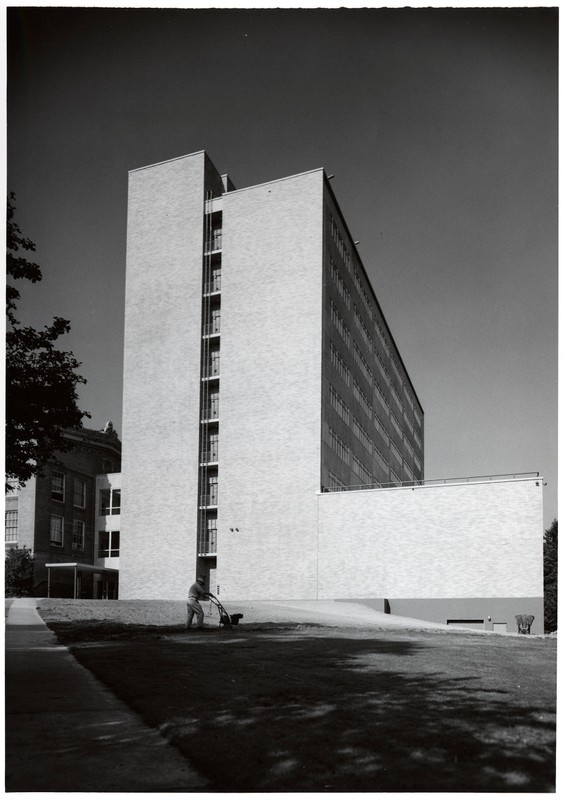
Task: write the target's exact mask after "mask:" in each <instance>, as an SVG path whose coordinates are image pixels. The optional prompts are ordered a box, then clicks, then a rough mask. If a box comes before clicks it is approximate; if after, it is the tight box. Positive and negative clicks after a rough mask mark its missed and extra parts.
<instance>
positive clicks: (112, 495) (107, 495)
mask: <svg viewBox="0 0 564 800" xmlns="http://www.w3.org/2000/svg"><path fill="white" fill-rule="evenodd" d="M120 507H121V489H102V490H101V491H100V516H101V517H108V516H111V515H112V514H119V513H120Z"/></svg>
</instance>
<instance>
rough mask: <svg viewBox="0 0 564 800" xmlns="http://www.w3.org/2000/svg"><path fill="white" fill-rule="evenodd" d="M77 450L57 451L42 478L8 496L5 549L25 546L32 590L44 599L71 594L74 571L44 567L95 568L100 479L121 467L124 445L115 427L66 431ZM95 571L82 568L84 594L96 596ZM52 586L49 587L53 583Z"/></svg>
mask: <svg viewBox="0 0 564 800" xmlns="http://www.w3.org/2000/svg"><path fill="white" fill-rule="evenodd" d="M65 438H66V439H68V440H70V441H72V442H73V445H74V446H73V447H72V448H71V449H70V450H68V451H66V452H64V453H55V454H54V456H53V458H52V459H51V460H50V461H49V462H48V463H47V465H46V467H45V470H44V474H43V475H42V476H40V477H35V478H32V479H31V480H29V481H28V483H27V484H26V485H25V486H24V487H23V488H22V489H17V490H14V491H12V492H10V493H9V494H8V495H7V497H6V549H8V548H10V547H15V546H18V547H22V548H23V547H26V548H27V549H29V550H31V552H32V554H33V557H34V592H35V594H36V595H37V596H39V597H41V596H45V595H47V593H48V590H49V588H50V589H51V594H52V595H53V596H57V595H61V594H63V595H65V594H66V595H69V594H72V592H73V590H74V587H73V586H72V585H71V581H72V578H73V576H72V575H71V573H70V572H68V573H67V572H65V571H62V570H54V571H53V574H52V581H50V576H49V574H48V569H47V567H46V564H66V563H76V564H80V565H86V566H93V565H94V564H95V557H96V552H97V548H98V542H97V534H98V532H97V529H96V526H95V519H96V476H97V475H99V474H101V473H108V472H110V473H111V472H117V471H119V470H120V468H121V443H120V442H119V440H118V438H117V436H116V435H115V433H114V432H113V430H112V428H111V426H110V427H108V428H107V430H106V432H102V431H94V430H89V429H87V428H81V429H76V430H75V429H67V430H65ZM93 581H94V573H93V572H91V571H90V570H86V569H84V570H82V572H81V575H80V582H81V584H82V586H81V593H83V594H84V596H92V595H93ZM50 582H51V583H52V585H51V586H50V587H49V583H50Z"/></svg>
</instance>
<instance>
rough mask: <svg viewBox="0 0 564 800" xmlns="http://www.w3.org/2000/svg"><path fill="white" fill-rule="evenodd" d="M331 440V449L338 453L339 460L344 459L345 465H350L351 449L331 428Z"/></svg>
mask: <svg viewBox="0 0 564 800" xmlns="http://www.w3.org/2000/svg"><path fill="white" fill-rule="evenodd" d="M329 440H330V442H331V447H332V448H333V450H334V451H335V453H337V455H338V456H339V458H342V459H343V461H344V462H345V464H348V463H349V448H348V447H347V446H346V444H345V443H344V442H343V440H342V439H341V437H340V436H338V435H337V434H336V433H335V431H334V430H332V428H329Z"/></svg>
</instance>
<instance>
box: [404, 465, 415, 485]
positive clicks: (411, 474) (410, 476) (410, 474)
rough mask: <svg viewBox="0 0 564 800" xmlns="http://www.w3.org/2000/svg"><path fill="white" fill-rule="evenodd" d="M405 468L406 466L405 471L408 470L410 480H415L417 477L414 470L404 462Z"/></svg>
mask: <svg viewBox="0 0 564 800" xmlns="http://www.w3.org/2000/svg"><path fill="white" fill-rule="evenodd" d="M403 468H404V470H405V472H406V474H407V477H408V478H409V480H410V481H412V480H414V478H415V475H414V474H413V472H412V471H411V470H410V468H409V467H408V466H407V464H404V465H403Z"/></svg>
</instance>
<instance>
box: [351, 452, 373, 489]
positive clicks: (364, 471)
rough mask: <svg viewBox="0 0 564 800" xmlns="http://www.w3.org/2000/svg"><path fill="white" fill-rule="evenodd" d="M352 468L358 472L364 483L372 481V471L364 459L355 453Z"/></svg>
mask: <svg viewBox="0 0 564 800" xmlns="http://www.w3.org/2000/svg"><path fill="white" fill-rule="evenodd" d="M352 468H353V470H354V471H355V472H356V474H357V475H358V476H359V477H360V478H361V480H362V482H363V483H372V473H371V472H370V470H369V469H368V467H367V466H366V464H363V463H362V461H361V460H360V459H359V458H357V457H356V456H354V455H353V457H352Z"/></svg>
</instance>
